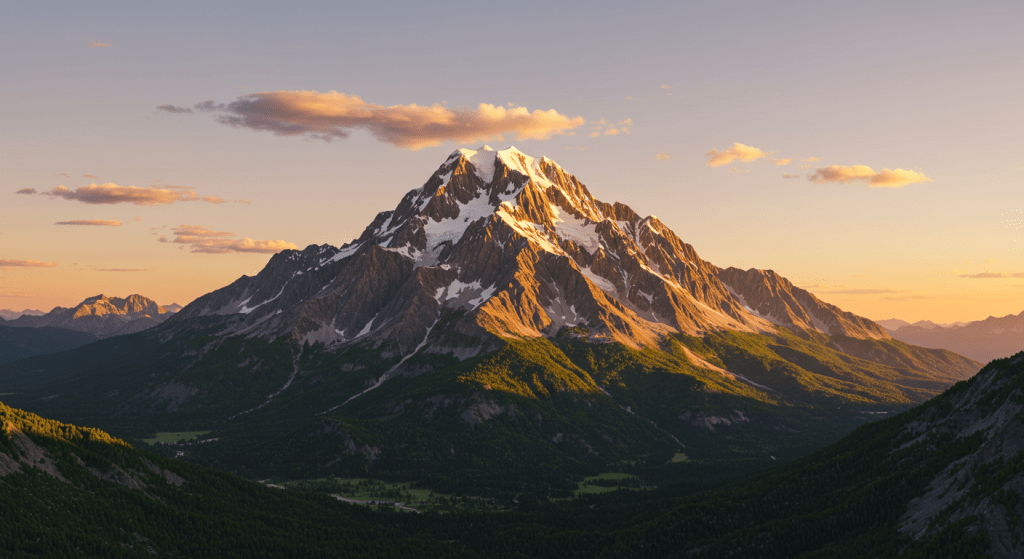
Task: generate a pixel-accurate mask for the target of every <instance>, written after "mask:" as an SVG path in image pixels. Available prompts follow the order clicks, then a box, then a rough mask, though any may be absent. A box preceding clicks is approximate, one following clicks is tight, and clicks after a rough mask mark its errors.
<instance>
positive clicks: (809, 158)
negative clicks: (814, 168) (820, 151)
mask: <svg viewBox="0 0 1024 559" xmlns="http://www.w3.org/2000/svg"><path fill="white" fill-rule="evenodd" d="M804 161H820V160H819V159H818V158H817V157H807V158H805V159H804Z"/></svg>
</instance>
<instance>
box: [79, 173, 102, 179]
mask: <svg viewBox="0 0 1024 559" xmlns="http://www.w3.org/2000/svg"><path fill="white" fill-rule="evenodd" d="M82 178H86V179H98V178H99V177H97V176H96V175H90V174H89V173H86V174H84V175H82Z"/></svg>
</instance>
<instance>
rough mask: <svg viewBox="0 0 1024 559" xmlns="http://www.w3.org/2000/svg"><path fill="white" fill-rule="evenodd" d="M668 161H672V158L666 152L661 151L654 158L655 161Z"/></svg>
mask: <svg viewBox="0 0 1024 559" xmlns="http://www.w3.org/2000/svg"><path fill="white" fill-rule="evenodd" d="M669 159H672V156H671V155H669V153H668V152H667V151H663V152H661V153H659V154H657V155H655V156H654V160H655V161H668V160H669Z"/></svg>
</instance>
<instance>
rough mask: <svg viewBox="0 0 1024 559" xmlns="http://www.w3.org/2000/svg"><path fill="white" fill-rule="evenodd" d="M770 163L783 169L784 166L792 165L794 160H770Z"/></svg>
mask: <svg viewBox="0 0 1024 559" xmlns="http://www.w3.org/2000/svg"><path fill="white" fill-rule="evenodd" d="M768 161H771V162H773V163H775V164H776V165H777V166H779V167H782V166H783V165H789V164H790V163H792V162H793V160H792V159H769V160H768Z"/></svg>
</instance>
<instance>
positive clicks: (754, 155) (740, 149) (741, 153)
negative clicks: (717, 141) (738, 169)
mask: <svg viewBox="0 0 1024 559" xmlns="http://www.w3.org/2000/svg"><path fill="white" fill-rule="evenodd" d="M704 155H706V156H708V157H710V158H711V159H708V166H709V167H721V166H722V165H728V164H729V163H732V162H733V161H736V160H737V159H739V160H740V161H754V160H756V159H761V158H762V157H768V154H767V153H765V152H763V151H761V150H759V149H757V148H755V147H751V146H745V145H743V144H741V143H739V142H737V143H734V144H733V145H732V147H731V148H729V149H727V150H725V151H718V150H717V149H713V150H711V151H709V152H707V153H705V154H704Z"/></svg>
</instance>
